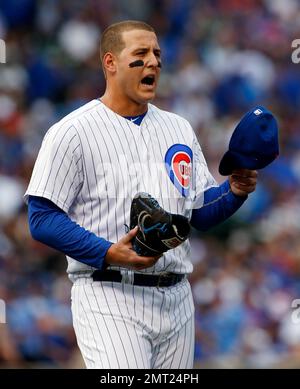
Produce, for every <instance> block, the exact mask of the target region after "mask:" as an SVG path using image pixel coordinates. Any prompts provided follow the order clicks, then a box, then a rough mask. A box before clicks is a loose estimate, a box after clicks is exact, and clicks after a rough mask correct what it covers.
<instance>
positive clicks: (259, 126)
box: [219, 106, 279, 176]
mask: <svg viewBox="0 0 300 389" xmlns="http://www.w3.org/2000/svg"><path fill="white" fill-rule="evenodd" d="M278 155H279V141H278V124H277V120H276V118H275V117H274V115H273V114H272V113H271V112H270V111H268V110H267V109H266V108H264V107H262V106H257V107H255V108H253V109H251V110H250V111H248V112H247V113H246V114H245V115H244V116H243V118H242V119H241V121H240V122H239V123H238V125H237V126H236V128H235V130H234V132H233V134H232V136H231V139H230V142H229V149H228V151H226V153H225V154H224V156H223V158H222V159H221V162H220V165H219V172H220V174H222V175H223V176H228V175H230V174H231V173H232V171H233V170H234V169H241V168H242V169H249V170H258V169H262V168H264V167H266V166H267V165H269V164H270V163H271V162H273V161H274V159H275V158H276V157H277V156H278Z"/></svg>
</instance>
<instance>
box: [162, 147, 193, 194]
mask: <svg viewBox="0 0 300 389" xmlns="http://www.w3.org/2000/svg"><path fill="white" fill-rule="evenodd" d="M192 163H193V152H192V150H191V149H190V148H189V147H188V146H186V145H183V144H180V143H177V144H175V145H173V146H171V147H170V148H169V149H168V151H167V152H166V155H165V166H166V169H167V172H168V175H169V177H170V180H171V181H172V183H173V184H174V185H175V187H176V189H177V190H178V191H179V193H180V194H181V195H182V196H184V197H187V196H188V195H189V191H190V183H191V175H192Z"/></svg>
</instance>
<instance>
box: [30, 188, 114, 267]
mask: <svg viewBox="0 0 300 389" xmlns="http://www.w3.org/2000/svg"><path fill="white" fill-rule="evenodd" d="M28 217H29V227H30V232H31V235H32V237H33V238H34V239H35V240H38V241H40V242H42V243H44V244H46V245H48V246H50V247H52V248H55V249H56V250H59V251H61V252H63V253H64V254H66V255H68V256H70V257H71V258H74V259H76V260H77V261H80V262H82V263H85V264H86V265H89V266H93V267H95V268H98V269H101V268H102V267H103V265H104V258H105V255H106V253H107V250H108V249H109V247H110V246H111V245H112V243H111V242H109V241H107V240H105V239H103V238H99V237H97V236H96V235H95V234H93V233H92V232H90V231H87V230H86V229H84V228H83V227H80V226H79V225H78V224H76V223H75V222H73V221H72V220H71V219H70V218H69V217H68V215H67V214H66V213H65V212H63V211H62V210H61V209H60V208H58V207H57V206H56V205H55V204H53V203H52V202H51V201H49V200H47V199H44V198H40V197H33V196H30V197H29V202H28Z"/></svg>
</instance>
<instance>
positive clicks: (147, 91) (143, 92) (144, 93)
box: [139, 84, 156, 101]
mask: <svg viewBox="0 0 300 389" xmlns="http://www.w3.org/2000/svg"><path fill="white" fill-rule="evenodd" d="M155 94H156V86H155V85H143V84H141V85H140V88H139V96H140V98H141V99H142V100H144V101H151V100H153V99H154V97H155Z"/></svg>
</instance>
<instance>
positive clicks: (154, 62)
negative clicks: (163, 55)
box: [147, 53, 161, 67]
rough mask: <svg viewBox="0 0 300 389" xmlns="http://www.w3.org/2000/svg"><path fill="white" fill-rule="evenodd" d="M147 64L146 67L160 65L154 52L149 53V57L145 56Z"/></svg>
mask: <svg viewBox="0 0 300 389" xmlns="http://www.w3.org/2000/svg"><path fill="white" fill-rule="evenodd" d="M147 66H148V67H160V66H161V62H160V60H159V58H158V57H157V56H156V55H155V54H154V53H150V54H149V57H148V58H147Z"/></svg>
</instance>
